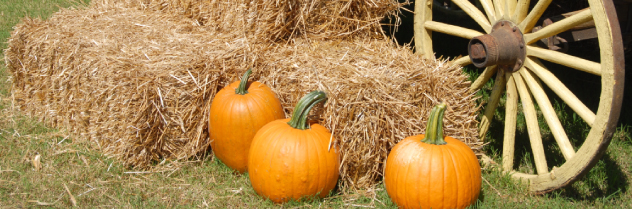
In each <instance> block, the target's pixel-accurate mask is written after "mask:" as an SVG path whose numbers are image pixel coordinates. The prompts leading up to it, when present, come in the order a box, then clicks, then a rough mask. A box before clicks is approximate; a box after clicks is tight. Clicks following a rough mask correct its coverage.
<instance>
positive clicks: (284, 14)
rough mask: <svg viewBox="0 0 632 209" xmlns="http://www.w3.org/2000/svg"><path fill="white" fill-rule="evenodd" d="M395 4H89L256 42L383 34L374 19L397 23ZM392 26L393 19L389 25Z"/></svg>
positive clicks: (118, 0) (377, 0)
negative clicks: (152, 14) (187, 22)
mask: <svg viewBox="0 0 632 209" xmlns="http://www.w3.org/2000/svg"><path fill="white" fill-rule="evenodd" d="M406 4H409V2H408V1H403V2H402V3H399V2H398V1H397V0H275V1H270V0H231V1H217V0H94V1H92V5H93V6H99V7H111V6H112V5H115V6H117V7H120V6H123V7H128V8H137V9H141V10H151V11H161V12H164V13H167V14H171V15H175V16H182V17H186V18H189V19H191V20H193V21H194V22H196V23H198V24H200V25H209V26H212V27H213V28H214V29H216V30H218V31H219V32H227V31H232V30H243V31H244V32H245V33H248V34H251V35H254V36H255V37H256V39H262V40H263V39H269V40H272V41H279V40H289V39H291V38H292V37H308V38H318V39H330V38H345V37H351V36H364V37H379V36H383V31H382V28H381V25H380V21H381V20H382V19H383V18H385V17H388V18H391V19H399V17H398V16H397V13H398V12H399V9H400V8H401V7H402V6H403V5H406ZM393 22H398V21H393Z"/></svg>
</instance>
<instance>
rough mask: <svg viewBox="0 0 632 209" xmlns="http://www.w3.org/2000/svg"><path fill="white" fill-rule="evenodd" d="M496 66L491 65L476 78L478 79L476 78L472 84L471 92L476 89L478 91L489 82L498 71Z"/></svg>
mask: <svg viewBox="0 0 632 209" xmlns="http://www.w3.org/2000/svg"><path fill="white" fill-rule="evenodd" d="M496 69H497V68H496V66H495V65H494V66H490V67H487V68H485V70H484V71H483V73H481V74H480V75H479V76H478V78H476V80H474V82H473V83H472V85H470V92H471V93H473V92H475V91H478V90H479V89H481V88H482V87H483V85H485V83H487V81H489V79H490V78H491V77H492V75H494V73H496Z"/></svg>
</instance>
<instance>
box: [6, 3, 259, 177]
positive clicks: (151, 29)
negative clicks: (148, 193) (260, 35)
mask: <svg viewBox="0 0 632 209" xmlns="http://www.w3.org/2000/svg"><path fill="white" fill-rule="evenodd" d="M244 40H245V39H243V38H239V37H234V36H233V35H231V34H214V33H212V32H208V31H206V28H203V27H196V26H195V23H193V22H191V21H190V20H186V19H181V18H174V17H170V16H164V15H163V16H161V15H159V14H155V13H149V12H144V11H139V10H132V9H109V10H95V9H87V10H63V11H61V12H59V13H57V14H55V15H54V16H53V17H51V19H50V20H49V21H42V20H38V19H25V20H24V23H22V24H20V25H18V26H16V28H15V30H14V31H13V34H12V37H11V38H10V39H9V47H8V49H7V50H6V52H5V55H6V56H5V59H6V64H7V66H8V69H9V70H10V71H11V74H12V79H13V89H12V91H13V95H12V96H13V99H14V102H15V104H19V105H20V108H21V109H23V110H25V111H26V112H28V113H30V114H31V115H33V116H37V117H38V118H39V119H40V120H42V121H46V122H47V123H49V124H50V125H52V126H54V127H64V128H67V129H68V130H69V131H71V132H73V133H76V134H78V135H81V137H87V138H90V139H91V140H92V141H94V142H95V143H97V144H98V146H99V147H101V148H102V149H103V150H104V151H105V152H107V153H111V154H115V155H117V156H118V157H120V158H121V159H123V160H124V161H125V162H126V163H127V164H130V165H136V166H141V167H144V166H147V165H150V164H151V162H153V161H155V160H158V159H161V158H178V159H179V158H187V157H190V156H194V155H195V154H196V153H199V152H200V151H204V150H205V149H206V148H208V144H209V142H208V136H207V135H208V134H207V131H206V126H207V125H206V123H207V122H206V121H207V118H208V116H207V112H208V111H207V109H208V108H209V105H210V103H209V100H210V98H212V96H213V95H214V93H215V91H216V89H217V87H218V85H219V83H220V82H223V81H224V80H222V79H226V77H225V76H223V74H224V73H225V71H231V70H234V69H237V68H238V69H243V68H245V67H247V64H248V63H249V62H248V60H247V59H244V54H246V52H245V51H246V50H247V48H246V44H245V41H244ZM222 65H223V66H225V67H221V66H222ZM220 69H221V70H223V71H222V72H220Z"/></svg>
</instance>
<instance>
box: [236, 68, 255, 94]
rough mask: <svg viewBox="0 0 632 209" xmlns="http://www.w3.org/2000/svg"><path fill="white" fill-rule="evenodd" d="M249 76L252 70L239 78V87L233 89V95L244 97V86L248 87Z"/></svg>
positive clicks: (246, 91) (245, 90)
mask: <svg viewBox="0 0 632 209" xmlns="http://www.w3.org/2000/svg"><path fill="white" fill-rule="evenodd" d="M250 74H252V68H250V69H248V70H247V71H246V73H244V76H243V77H241V82H239V86H238V87H237V89H235V94H239V95H244V94H247V93H248V90H247V89H246V85H248V78H249V77H250Z"/></svg>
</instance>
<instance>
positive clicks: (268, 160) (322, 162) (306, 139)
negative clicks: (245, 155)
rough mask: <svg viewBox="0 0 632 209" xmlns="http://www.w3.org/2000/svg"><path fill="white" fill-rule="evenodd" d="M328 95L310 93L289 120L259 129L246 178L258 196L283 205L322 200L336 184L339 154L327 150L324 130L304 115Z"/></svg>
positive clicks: (328, 135) (316, 92)
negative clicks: (307, 200) (305, 200)
mask: <svg viewBox="0 0 632 209" xmlns="http://www.w3.org/2000/svg"><path fill="white" fill-rule="evenodd" d="M326 100H327V95H326V94H325V93H324V92H322V91H313V92H311V93H309V94H307V95H306V96H304V97H303V98H302V99H301V100H300V101H299V102H298V103H297V105H296V108H295V109H294V113H293V114H292V118H290V119H283V120H275V121H273V122H270V123H268V124H266V125H265V126H264V127H262V128H261V129H260V130H259V131H258V132H257V135H255V138H254V139H253V140H252V146H251V147H250V161H249V162H248V176H249V177H250V182H251V184H252V187H253V188H254V190H255V191H256V192H257V194H259V195H261V196H264V197H266V198H268V199H270V200H272V201H273V202H276V203H282V202H286V201H289V200H299V199H301V198H305V197H314V196H315V195H318V196H319V197H321V198H323V197H325V196H327V195H328V194H329V192H330V191H331V190H332V189H333V188H334V186H336V183H337V181H338V175H339V171H338V167H339V166H340V160H339V153H338V151H337V149H336V147H331V149H329V142H330V140H333V138H332V136H331V133H330V132H329V130H327V128H325V127H324V126H322V125H319V124H317V123H313V124H311V125H310V124H309V123H308V122H307V116H308V114H309V111H310V110H311V109H312V107H314V105H316V104H318V103H320V102H323V103H324V102H325V101H326Z"/></svg>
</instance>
